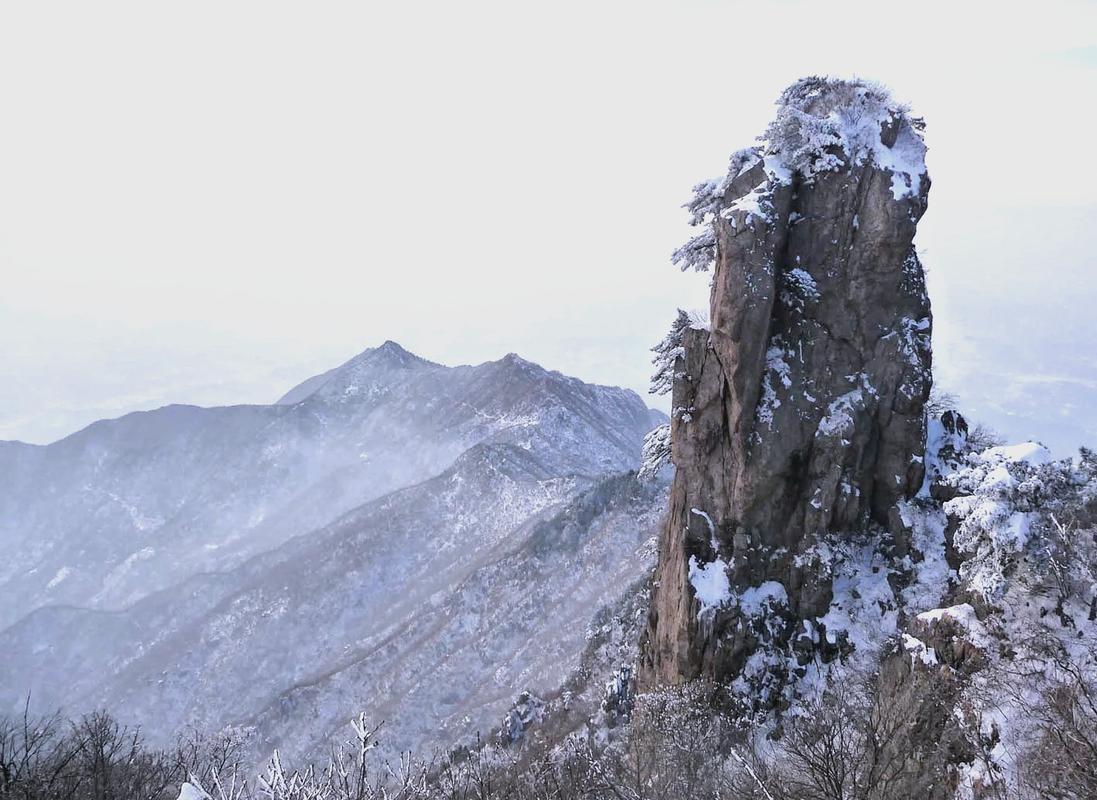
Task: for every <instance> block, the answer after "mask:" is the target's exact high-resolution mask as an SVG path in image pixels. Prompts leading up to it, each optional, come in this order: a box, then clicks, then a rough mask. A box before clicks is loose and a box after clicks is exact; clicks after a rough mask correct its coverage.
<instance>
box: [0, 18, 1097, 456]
mask: <svg viewBox="0 0 1097 800" xmlns="http://www.w3.org/2000/svg"><path fill="white" fill-rule="evenodd" d="M1013 9H1016V10H1013ZM810 73H832V74H838V75H850V74H858V75H862V76H865V77H869V78H873V79H876V80H880V81H883V82H884V83H886V84H888V85H889V86H891V88H892V89H893V90H894V92H895V94H896V95H897V96H898V97H900V98H901V99H904V100H906V101H908V102H910V103H911V105H912V106H913V107H914V109H915V111H916V112H917V113H919V114H921V115H923V116H924V117H925V118H926V120H927V124H928V135H927V138H928V141H929V144H930V148H931V149H930V155H929V165H930V171H931V176H932V178H933V181H934V185H933V190H932V192H931V195H930V211H929V213H928V214H927V216H926V218H925V219H924V220H923V224H922V230H921V232H920V234H919V245H920V247H921V248H922V249H923V250H924V259H925V261H926V263H927V266H928V267H929V268H930V270H931V291H932V294H933V301H934V304H935V312H936V320H937V348H936V358H937V363H938V366H939V377H940V379H941V380H942V382H944V383H945V384H947V385H948V386H949V388H953V389H955V390H957V391H958V392H959V393H960V394H961V396H962V399H964V400H965V401H966V402H967V403H968V406H969V408H972V409H974V410H975V412H976V414H977V415H983V416H986V417H987V418H989V419H990V420H991V421H992V422H994V423H995V424H997V425H999V426H1001V427H1004V428H1006V429H1007V432H1008V433H1009V434H1011V435H1012V436H1029V435H1037V436H1042V437H1043V438H1045V439H1047V440H1049V441H1051V440H1055V441H1056V443H1057V444H1058V443H1063V442H1067V443H1069V442H1073V441H1076V440H1077V439H1078V438H1079V437H1084V436H1089V437H1090V439H1091V440H1092V439H1097V419H1095V418H1097V400H1093V399H1092V398H1093V397H1094V395H1097V355H1095V351H1094V347H1093V344H1092V342H1093V339H1094V336H1095V335H1097V322H1094V320H1093V319H1091V317H1092V316H1094V313H1093V311H1092V309H1093V308H1094V307H1097V291H1095V290H1094V288H1093V286H1092V285H1091V279H1092V278H1093V276H1094V275H1095V273H1097V270H1095V264H1094V256H1093V253H1094V252H1097V232H1095V231H1094V221H1095V219H1097V215H1095V213H1094V212H1095V211H1097V197H1095V193H1094V186H1095V185H1097V157H1095V156H1094V153H1093V145H1094V141H1095V134H1094V130H1095V123H1097V110H1095V105H1094V100H1095V99H1097V4H1095V3H1092V2H1054V1H1049V2H1042V3H1039V4H1019V3H1008V4H1005V3H985V4H984V3H968V2H964V3H960V2H948V3H932V2H930V3H894V4H883V3H879V2H865V3H856V2H851V3H842V2H829V3H825V4H821V3H813V2H804V3H800V2H791V1H789V2H784V1H783V2H770V3H761V2H752V3H742V4H740V3H732V2H723V3H722V2H696V1H694V2H682V1H681V0H678V1H677V2H665V3H659V4H654V3H644V2H627V3H625V2H622V3H601V2H592V1H589V0H588V2H578V3H572V2H554V3H538V4H533V3H522V2H515V1H514V0H511V1H510V2H500V3H480V2H474V1H473V0H464V1H463V2H445V3H421V2H403V3H385V4H380V3H362V2H355V3H336V2H312V3H302V2H294V3H289V2H273V1H272V0H262V2H239V1H238V0H217V2H187V3H160V2H148V0H140V2H130V3H120V2H96V3H87V2H73V3H60V2H48V1H45V0H43V1H38V0H36V2H8V3H4V4H2V5H0V109H3V116H2V121H0V287H2V290H0V375H2V376H3V378H2V380H0V438H19V439H23V440H26V441H33V442H45V441H50V440H53V439H56V438H58V437H60V436H63V435H65V434H67V433H70V432H72V431H73V430H75V429H77V428H79V427H81V426H82V425H84V424H86V423H88V422H90V421H92V420H94V419H97V418H99V417H103V416H115V415H118V414H120V413H124V412H125V411H129V410H133V409H139V408H151V407H156V406H159V405H162V404H165V403H168V402H194V403H201V404H213V403H230V402H267V401H272V400H274V399H275V398H276V397H278V396H279V395H280V394H281V393H282V392H283V391H284V390H285V389H287V388H288V387H289V386H290V385H292V384H293V383H295V382H296V381H297V380H300V379H302V378H304V377H306V376H308V375H310V374H313V373H316V372H319V371H322V370H324V369H327V368H329V367H331V366H333V365H334V364H336V363H338V362H340V361H342V360H344V359H346V358H348V357H350V356H351V355H353V354H354V353H356V352H357V351H359V350H361V349H363V348H365V347H368V346H373V345H376V344H379V343H380V342H382V341H383V340H385V339H394V340H396V341H399V342H400V343H401V344H403V345H404V346H405V347H407V348H408V349H410V350H412V351H414V352H417V353H419V354H421V355H423V356H425V357H428V358H431V359H434V360H438V361H442V362H446V363H463V362H464V363H468V362H478V361H483V360H487V359H491V358H498V357H499V356H501V355H503V354H505V353H506V352H508V351H517V352H519V353H521V354H522V355H523V356H525V357H526V358H529V359H531V360H535V361H538V362H540V363H542V364H544V365H545V366H548V367H552V368H556V369H560V370H562V371H564V372H567V373H570V374H574V375H578V376H580V377H582V378H585V379H588V380H594V381H598V382H601V383H615V384H621V385H626V386H629V387H632V388H634V389H637V390H638V391H641V392H643V391H644V390H645V388H646V385H647V377H648V373H649V364H648V353H647V348H648V347H650V345H652V344H653V343H654V342H656V341H657V340H659V339H660V338H661V337H662V335H663V333H664V332H665V329H666V328H667V327H668V325H669V322H670V320H671V319H672V317H673V314H674V310H675V308H676V307H677V306H684V307H700V306H703V305H705V304H706V302H707V277H706V276H703V275H702V276H683V275H682V274H681V273H678V272H677V271H676V270H675V269H674V268H673V267H672V266H670V264H669V262H668V256H669V253H670V251H671V250H672V249H673V248H674V247H675V246H677V245H678V244H679V243H680V242H681V241H683V240H684V239H685V238H686V237H688V235H689V230H688V228H687V227H686V225H685V213H684V212H683V211H682V210H681V209H680V208H679V206H680V204H681V203H682V202H683V201H684V200H685V199H686V197H687V196H688V194H689V189H690V187H691V185H692V184H693V183H695V182H697V181H698V180H701V179H703V178H706V177H710V176H712V175H715V174H719V173H721V172H722V171H723V170H724V167H725V165H726V161H727V157H728V155H729V154H730V153H731V152H732V151H733V150H735V149H737V148H739V147H742V146H745V145H747V144H750V143H751V141H752V139H753V137H754V136H755V135H756V134H758V133H759V132H761V130H762V128H763V127H764V125H765V123H766V121H767V120H768V118H769V116H770V114H771V112H772V102H773V100H774V98H775V97H776V96H777V94H778V93H779V91H780V90H781V89H782V88H783V87H784V86H785V85H786V84H788V83H789V82H791V81H792V80H794V79H795V78H797V77H799V76H801V75H804V74H810ZM1018 342H1021V344H1018ZM1087 398H1090V399H1089V400H1087ZM652 402H653V403H656V402H657V401H655V400H652ZM1045 412H1046V413H1045ZM1011 415H1012V416H1011ZM1049 418H1054V419H1053V421H1052V422H1047V419H1049Z"/></svg>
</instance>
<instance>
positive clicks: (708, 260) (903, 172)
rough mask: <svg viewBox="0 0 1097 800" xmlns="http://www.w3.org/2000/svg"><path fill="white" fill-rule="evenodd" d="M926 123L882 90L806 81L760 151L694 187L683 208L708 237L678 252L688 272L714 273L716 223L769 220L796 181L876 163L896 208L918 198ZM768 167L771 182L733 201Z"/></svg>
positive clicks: (789, 94)
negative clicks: (770, 208) (751, 174)
mask: <svg viewBox="0 0 1097 800" xmlns="http://www.w3.org/2000/svg"><path fill="white" fill-rule="evenodd" d="M923 128H924V123H923V121H922V120H921V118H919V117H915V116H912V115H911V113H910V109H909V107H907V106H906V105H904V104H902V103H899V102H897V101H896V100H894V99H893V98H892V96H891V93H890V92H889V91H888V90H887V89H886V88H885V87H884V86H882V85H880V84H878V83H874V82H872V81H866V80H862V79H859V78H854V79H850V80H846V79H841V78H827V77H818V76H812V77H808V78H801V79H800V80H798V81H796V82H795V83H794V84H792V85H791V86H789V87H788V88H787V89H785V90H784V91H783V92H781V95H780V97H778V98H777V113H776V114H775V115H774V118H773V121H772V122H770V123H769V125H768V126H767V127H766V130H765V133H764V134H763V135H762V136H760V137H758V144H757V145H755V146H753V147H748V148H744V149H742V150H737V151H736V152H735V153H733V154H732V156H731V161H730V164H729V165H728V171H727V173H726V174H725V175H724V176H722V177H718V178H713V179H711V180H707V181H703V182H702V183H699V184H697V185H696V186H694V187H693V196H692V197H691V198H690V200H689V201H688V202H687V203H686V204H685V205H684V206H683V207H684V208H685V209H686V210H687V211H689V214H690V224H691V225H695V226H700V227H701V228H702V232H701V233H700V234H698V235H697V236H694V237H693V238H692V239H690V240H689V241H688V242H686V243H685V244H684V245H683V246H682V247H680V248H678V249H677V250H675V251H674V253H673V255H672V256H671V261H672V262H673V263H674V264H675V265H676V266H678V267H680V268H681V269H682V270H683V271H684V270H687V269H694V270H699V271H700V270H707V269H709V268H710V267H711V266H712V264H713V262H714V261H715V258H716V236H715V233H714V231H713V227H712V221H713V219H714V218H715V217H716V216H717V215H718V214H722V215H724V216H728V215H729V214H730V213H731V212H733V211H735V210H745V211H748V212H750V213H753V214H755V215H757V216H760V217H763V218H764V217H766V216H767V214H766V201H767V198H768V196H769V195H770V193H771V192H772V190H773V189H774V188H775V187H776V186H778V185H781V184H787V183H789V182H791V181H792V180H794V179H799V180H802V181H807V182H810V181H812V180H813V179H814V178H815V177H816V176H817V175H820V174H822V173H825V172H832V171H835V170H839V169H843V168H850V167H854V166H858V165H862V164H865V163H870V164H871V165H873V166H875V167H876V168H878V169H881V170H885V171H887V172H890V173H891V176H892V181H891V191H892V194H893V195H894V197H895V199H896V200H902V199H903V198H905V197H909V196H917V195H918V194H919V193H920V192H921V191H922V184H923V181H924V179H925V176H926V162H925V155H926V146H925V142H924V141H923V140H922V130H923ZM759 164H761V165H762V167H763V172H764V175H765V177H764V178H763V179H762V181H761V182H760V183H759V184H758V185H757V186H755V187H753V188H752V189H750V190H749V191H747V192H746V193H745V194H743V195H742V196H741V197H727V196H726V195H727V190H728V187H729V186H730V185H731V183H732V181H734V180H735V179H736V178H738V177H739V176H741V175H743V174H744V173H746V172H747V171H748V170H750V169H753V168H754V167H755V166H757V165H759Z"/></svg>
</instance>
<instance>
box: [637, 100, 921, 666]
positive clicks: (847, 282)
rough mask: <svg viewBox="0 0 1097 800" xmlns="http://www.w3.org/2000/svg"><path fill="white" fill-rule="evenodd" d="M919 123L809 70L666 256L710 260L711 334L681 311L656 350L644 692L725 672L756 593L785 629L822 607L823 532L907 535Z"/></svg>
mask: <svg viewBox="0 0 1097 800" xmlns="http://www.w3.org/2000/svg"><path fill="white" fill-rule="evenodd" d="M920 130H921V122H920V120H917V119H915V118H913V117H911V116H910V114H909V112H908V111H907V110H906V109H905V108H903V107H901V106H898V105H897V104H895V103H894V102H893V101H892V100H891V99H890V97H889V96H888V95H887V93H886V92H885V91H883V90H882V89H880V88H879V87H876V86H873V85H870V84H865V83H861V82H847V81H835V80H824V79H805V80H803V81H800V82H798V83H797V84H794V85H793V86H792V87H790V88H789V89H788V90H786V92H785V93H784V94H783V95H782V97H781V98H780V100H779V107H778V113H777V117H776V119H775V120H774V122H773V123H772V124H771V125H770V127H769V129H768V130H767V132H766V136H765V138H764V139H763V140H762V144H761V145H760V146H758V147H755V148H750V149H748V150H743V151H740V152H738V153H736V154H735V155H734V156H733V157H732V161H731V167H730V169H729V172H728V174H727V176H726V177H724V178H722V179H719V180H715V181H710V182H707V183H704V184H701V185H699V186H698V187H697V188H696V190H695V196H694V198H693V200H692V201H691V203H690V204H689V205H688V208H689V209H690V211H691V212H692V213H693V220H694V222H695V223H696V224H700V225H702V226H703V232H702V234H701V235H699V236H698V237H695V239H693V240H691V242H690V243H688V244H687V245H686V247H684V248H683V249H682V250H680V251H679V252H678V253H676V254H675V260H676V261H677V262H679V263H681V264H682V265H683V268H685V267H690V266H692V267H696V268H706V267H708V266H711V267H712V269H713V280H712V290H711V298H710V319H711V325H710V328H711V329H710V330H705V329H702V327H701V326H699V325H695V326H689V325H683V324H681V320H680V322H679V324H678V325H677V326H676V333H673V332H672V337H671V339H672V340H671V341H670V342H669V345H671V346H669V347H667V346H665V347H664V348H663V352H664V358H665V359H666V363H665V364H664V367H665V368H666V369H665V370H664V372H663V376H664V378H665V376H666V375H667V374H668V372H667V370H672V374H671V381H670V382H671V383H672V385H673V398H674V399H673V408H674V413H673V414H672V423H671V424H672V432H671V440H672V460H673V463H674V465H675V466H676V468H677V472H676V476H675V479H674V485H673V488H672V492H671V498H670V509H669V513H668V516H667V520H666V523H665V526H664V529H663V532H662V535H661V541H660V548H661V549H660V560H659V564H658V567H657V572H656V576H655V577H656V581H655V587H654V589H653V597H652V606H651V618H650V624H649V629H648V632H647V634H646V641H645V645H644V655H643V663H642V671H641V680H642V682H643V683H645V684H647V685H652V684H659V683H678V682H682V681H685V680H689V679H692V678H696V677H699V676H706V677H712V678H716V679H718V680H722V681H726V680H730V679H732V678H734V677H735V676H736V675H737V674H738V673H739V672H740V671H741V670H742V667H743V665H744V662H745V660H746V658H747V657H748V656H749V654H750V652H751V650H752V648H753V646H754V640H753V636H752V634H751V633H750V627H749V626H747V625H745V624H744V617H745V615H746V613H747V612H746V611H745V610H744V609H745V606H746V603H745V602H744V597H745V596H746V595H745V593H747V592H748V591H750V590H751V589H752V588H757V587H763V589H764V590H765V592H767V593H768V595H769V596H773V597H779V596H780V594H781V592H782V591H783V593H784V595H785V598H783V600H784V602H786V603H787V606H788V615H789V617H790V618H791V619H792V620H795V619H806V618H811V617H816V616H818V615H820V614H822V613H823V612H824V611H825V610H826V609H827V607H828V605H829V604H830V601H831V586H830V580H829V574H828V571H827V569H826V566H825V559H823V558H821V557H820V556H819V553H818V552H817V550H816V549H815V547H816V545H817V544H818V543H819V541H820V539H819V537H820V536H822V535H823V534H827V533H831V534H833V533H841V532H844V531H863V530H866V529H867V528H870V527H871V526H879V527H880V528H882V529H883V528H889V529H890V531H891V533H892V534H893V535H894V538H895V544H896V546H897V547H898V548H899V549H902V548H903V547H904V546H905V541H904V540H905V536H904V532H903V530H902V526H901V523H900V521H899V519H898V514H897V512H896V503H897V502H898V501H900V500H902V499H904V498H907V497H910V496H912V495H913V494H914V493H915V492H917V491H918V489H919V488H920V487H921V484H922V478H923V464H922V462H923V450H924V443H925V422H924V413H923V406H924V403H925V401H926V399H927V397H928V393H929V389H930V382H931V374H930V358H931V351H930V329H931V316H930V307H929V300H928V298H927V295H926V290H925V281H924V275H923V271H922V267H921V264H920V263H919V261H918V257H917V255H916V253H915V248H914V245H913V243H912V242H913V238H914V234H915V230H916V226H917V223H918V220H919V219H920V218H921V216H922V214H923V213H924V212H925V210H926V199H927V194H928V191H929V179H928V176H927V175H926V172H925V165H924V158H923V157H924V152H925V147H924V145H923V144H922V140H921V134H920ZM671 358H672V359H673V363H671V361H670V360H669V359H671ZM721 576H723V578H721ZM771 582H772V583H771ZM774 583H775V584H778V585H779V586H775V585H774ZM785 627H786V628H787V629H788V630H794V629H795V627H796V626H795V625H794V624H793V625H787V626H785ZM824 641H825V639H824Z"/></svg>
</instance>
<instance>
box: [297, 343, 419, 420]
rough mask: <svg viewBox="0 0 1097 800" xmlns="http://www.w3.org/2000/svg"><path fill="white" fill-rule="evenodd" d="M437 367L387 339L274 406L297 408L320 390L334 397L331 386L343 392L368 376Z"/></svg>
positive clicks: (311, 380) (301, 386)
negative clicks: (353, 383)
mask: <svg viewBox="0 0 1097 800" xmlns="http://www.w3.org/2000/svg"><path fill="white" fill-rule="evenodd" d="M437 366H440V365H439V364H435V363H434V362H432V361H427V360H426V359H425V358H420V357H419V356H417V355H415V354H414V353H411V352H409V351H408V350H406V349H404V348H403V347H402V346H400V345H399V344H397V343H396V342H394V341H392V340H391V339H388V340H386V341H385V342H384V343H383V344H381V345H380V346H378V347H371V348H368V349H366V350H363V351H362V352H361V353H359V354H358V355H356V356H354V358H352V359H350V360H348V361H346V362H344V363H343V364H340V365H339V366H338V367H335V368H334V369H330V370H328V371H327V372H324V373H321V374H319V375H313V376H312V377H311V378H307V379H306V380H304V381H302V382H301V383H299V384H297V385H296V386H294V387H293V388H292V389H290V390H289V391H288V392H286V393H285V394H284V395H282V397H280V398H279V399H278V401H277V403H276V405H282V406H292V405H296V404H297V403H300V402H302V401H304V400H307V399H308V398H309V397H312V396H313V395H315V394H316V393H318V392H320V391H321V390H324V391H325V393H327V394H333V393H334V392H333V391H332V387H333V385H335V384H341V385H340V386H339V388H340V389H345V388H346V387H347V386H349V385H351V384H352V382H353V381H355V380H361V379H362V378H365V377H368V376H369V375H370V374H378V375H384V374H387V373H389V372H390V371H392V370H401V369H414V368H417V367H437Z"/></svg>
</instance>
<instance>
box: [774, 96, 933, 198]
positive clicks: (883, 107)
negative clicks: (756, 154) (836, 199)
mask: <svg viewBox="0 0 1097 800" xmlns="http://www.w3.org/2000/svg"><path fill="white" fill-rule="evenodd" d="M923 128H924V123H923V121H922V120H921V119H920V118H917V117H912V116H911V114H910V108H909V107H907V106H906V105H904V104H902V103H898V102H896V101H895V100H894V99H892V97H891V93H890V92H889V91H888V90H887V89H886V88H885V87H884V86H882V85H880V84H878V83H873V82H871V81H865V80H861V79H856V78H855V79H853V80H842V79H839V78H820V77H815V76H813V77H810V78H801V79H800V80H798V81H796V83H794V84H792V85H791V86H789V87H788V88H787V89H785V90H784V91H783V92H782V93H781V96H780V97H779V98H778V100H777V115H776V116H775V117H774V119H773V122H771V123H770V124H769V127H768V128H766V133H765V136H764V137H763V138H762V140H761V141H762V145H763V150H764V152H765V153H766V154H767V155H775V156H777V157H778V158H779V159H780V160H781V162H782V163H783V165H784V166H785V167H786V168H787V169H789V170H792V171H794V172H798V173H799V174H800V175H802V176H803V177H805V178H811V177H812V176H813V175H816V174H818V173H821V172H827V171H830V170H836V169H840V168H842V167H843V166H852V165H856V164H863V163H864V162H866V161H871V162H872V163H873V164H874V165H875V166H876V167H878V168H880V169H884V170H889V171H891V172H892V173H893V174H894V175H895V176H896V177H897V178H899V179H900V183H901V184H903V185H904V188H903V189H902V190H901V191H898V190H897V187H896V186H895V185H894V183H893V186H892V191H893V192H895V193H896V199H899V198H901V197H903V196H905V195H907V194H917V193H918V191H919V184H920V181H921V178H922V177H923V176H924V175H925V172H926V162H925V155H926V146H925V143H924V142H923V141H922V129H923ZM838 149H840V150H841V153H839V152H836V150H838Z"/></svg>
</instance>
